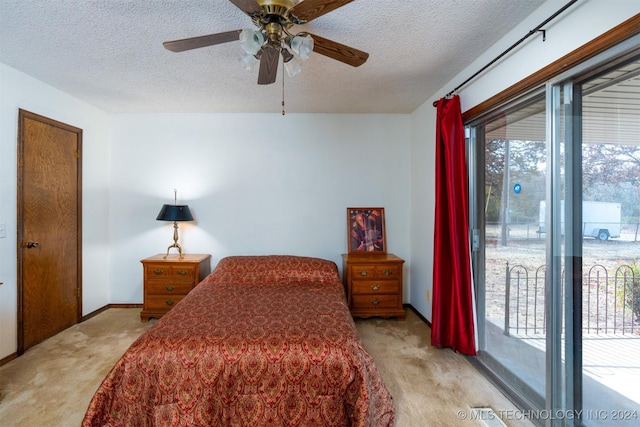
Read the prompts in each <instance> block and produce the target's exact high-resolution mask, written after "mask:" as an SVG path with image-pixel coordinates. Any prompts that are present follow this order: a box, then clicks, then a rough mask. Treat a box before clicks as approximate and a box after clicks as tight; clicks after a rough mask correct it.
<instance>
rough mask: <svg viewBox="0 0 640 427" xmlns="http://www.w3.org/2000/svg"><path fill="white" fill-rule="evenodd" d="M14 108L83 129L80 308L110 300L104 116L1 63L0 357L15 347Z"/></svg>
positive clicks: (106, 126)
mask: <svg viewBox="0 0 640 427" xmlns="http://www.w3.org/2000/svg"><path fill="white" fill-rule="evenodd" d="M19 108H22V109H24V110H28V111H30V112H33V113H36V114H40V115H43V116H46V117H49V118H51V119H54V120H58V121H60V122H63V123H67V124H69V125H72V126H76V127H78V128H81V129H83V177H82V179H83V208H82V209H83V228H84V229H83V241H82V244H83V287H84V292H83V308H84V310H83V311H84V313H88V312H91V311H93V310H96V309H97V308H99V307H102V306H104V305H105V304H107V303H108V302H109V299H108V298H109V293H108V292H109V276H108V268H107V267H108V265H109V246H108V240H107V239H108V234H107V226H108V214H109V208H108V207H109V182H108V171H109V116H108V115H107V114H106V113H105V112H103V111H101V110H99V109H97V108H95V107H92V106H91V105H88V104H86V103H84V102H81V101H78V100H77V99H75V98H73V97H70V96H68V95H66V94H64V93H62V92H60V91H59V90H57V89H54V88H52V87H51V86H48V85H46V84H44V83H42V82H40V81H38V80H35V79H33V78H31V77H29V76H27V75H25V74H24V73H21V72H19V71H17V70H15V69H13V68H10V67H7V66H5V65H3V64H0V223H4V224H6V238H0V282H4V284H3V285H0V359H2V358H3V357H6V356H8V355H10V354H13V353H15V351H16V348H17V284H16V281H17V270H16V268H17V267H16V259H17V252H16V247H17V245H16V239H17V229H16V209H17V207H16V198H17V193H16V191H17V152H16V146H17V135H18V109H19ZM95 272H100V274H95Z"/></svg>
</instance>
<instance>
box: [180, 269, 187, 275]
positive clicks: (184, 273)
mask: <svg viewBox="0 0 640 427" xmlns="http://www.w3.org/2000/svg"><path fill="white" fill-rule="evenodd" d="M178 274H179V275H181V276H186V275H187V270H178Z"/></svg>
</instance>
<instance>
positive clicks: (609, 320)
mask: <svg viewBox="0 0 640 427" xmlns="http://www.w3.org/2000/svg"><path fill="white" fill-rule="evenodd" d="M545 273H546V266H544V265H542V266H539V267H533V268H527V267H525V266H523V265H514V266H509V263H507V265H506V292H505V316H504V323H505V328H504V330H505V334H507V335H510V334H517V335H539V334H545V326H546V320H547V319H546V310H545ZM583 273H584V274H583V280H582V331H583V333H587V334H640V270H638V269H637V268H636V269H634V268H633V267H632V266H630V265H621V266H619V267H617V268H616V269H615V270H613V271H611V272H610V271H607V269H606V268H605V267H604V266H602V265H600V264H596V265H594V266H592V267H591V268H589V269H586V270H584V272H583ZM563 277H564V275H563ZM564 288H565V286H564V283H562V290H564ZM562 300H563V301H564V295H562ZM563 309H564V304H563ZM563 314H564V313H563ZM563 319H564V316H563ZM563 331H564V325H563Z"/></svg>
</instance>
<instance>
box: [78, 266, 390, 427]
mask: <svg viewBox="0 0 640 427" xmlns="http://www.w3.org/2000/svg"><path fill="white" fill-rule="evenodd" d="M394 420H395V412H394V406H393V399H392V397H391V395H390V394H389V392H388V390H387V388H386V386H385V384H384V382H383V381H382V379H381V377H380V375H379V373H378V370H377V368H376V366H375V364H374V362H373V359H372V358H371V357H370V356H369V354H368V353H367V351H366V350H365V348H364V347H363V345H362V342H361V341H360V339H359V337H358V333H357V330H356V328H355V324H354V322H353V319H352V317H351V315H350V313H349V309H348V307H347V302H346V298H345V292H344V287H343V285H342V282H341V281H340V277H339V274H338V269H337V266H336V265H335V263H333V262H331V261H327V260H323V259H319V258H311V257H299V256H287V255H267V256H232V257H227V258H223V259H222V260H220V262H219V263H218V265H217V267H216V268H215V269H214V271H212V272H211V274H210V275H208V276H207V277H206V278H205V279H204V280H203V281H202V282H201V283H200V284H199V285H198V286H196V287H195V288H194V289H193V290H192V291H191V292H190V293H189V294H188V295H187V296H186V297H185V298H184V299H183V300H182V301H181V302H180V303H179V304H177V305H176V306H175V307H174V308H173V309H172V310H171V311H170V312H169V313H167V314H166V315H165V316H163V317H162V318H161V319H160V320H158V322H157V323H156V324H155V325H153V326H152V327H151V328H150V329H148V330H147V331H146V332H145V333H144V334H143V335H141V336H140V337H139V338H138V339H137V340H136V341H135V342H134V343H133V344H132V345H131V347H130V348H129V349H128V350H127V351H126V352H125V354H124V355H123V356H122V357H121V359H120V360H119V361H118V362H117V363H116V364H115V366H114V367H113V368H112V369H111V371H110V372H109V373H108V374H107V376H106V378H105V379H104V380H103V382H102V384H101V385H100V386H99V388H98V390H97V391H96V393H95V394H94V396H93V398H92V400H91V402H90V404H89V407H88V409H87V412H86V414H85V417H84V420H83V422H82V426H84V427H88V426H113V427H115V426H213V425H215V426H323V427H324V426H362V427H364V426H372V427H373V426H375V427H378V426H392V425H393V424H394Z"/></svg>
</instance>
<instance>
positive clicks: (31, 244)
mask: <svg viewBox="0 0 640 427" xmlns="http://www.w3.org/2000/svg"><path fill="white" fill-rule="evenodd" d="M25 246H26V247H27V248H37V247H38V246H40V243H38V242H27V243H26V244H25Z"/></svg>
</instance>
